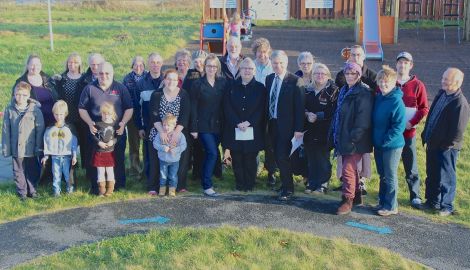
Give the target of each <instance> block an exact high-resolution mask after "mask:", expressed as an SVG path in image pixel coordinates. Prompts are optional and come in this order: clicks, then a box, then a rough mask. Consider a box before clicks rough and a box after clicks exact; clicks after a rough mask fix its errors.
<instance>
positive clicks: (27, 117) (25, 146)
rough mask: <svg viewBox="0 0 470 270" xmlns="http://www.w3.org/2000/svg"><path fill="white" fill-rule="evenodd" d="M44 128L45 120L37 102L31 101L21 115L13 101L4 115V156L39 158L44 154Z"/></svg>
mask: <svg viewBox="0 0 470 270" xmlns="http://www.w3.org/2000/svg"><path fill="white" fill-rule="evenodd" d="M44 128H45V127H44V118H43V117H42V113H41V110H40V109H39V103H38V102H37V101H35V100H33V99H29V101H28V105H27V107H26V111H25V112H24V114H21V113H20V111H19V110H18V109H17V107H16V105H15V101H12V102H11V104H10V105H9V106H8V107H7V108H6V109H5V112H4V115H3V129H2V151H3V156H4V157H9V156H13V157H15V158H23V157H34V156H39V155H40V154H41V152H42V146H43V134H44Z"/></svg>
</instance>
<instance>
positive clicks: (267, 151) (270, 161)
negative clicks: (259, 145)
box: [264, 132, 277, 175]
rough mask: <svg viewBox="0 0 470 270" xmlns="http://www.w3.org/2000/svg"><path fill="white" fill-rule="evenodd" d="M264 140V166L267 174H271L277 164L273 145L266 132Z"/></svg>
mask: <svg viewBox="0 0 470 270" xmlns="http://www.w3.org/2000/svg"><path fill="white" fill-rule="evenodd" d="M265 142H266V144H265V146H264V168H266V170H267V171H268V174H269V175H272V174H274V172H275V171H276V169H277V165H276V157H275V155H274V149H273V145H272V143H271V139H270V137H269V133H268V132H266V136H265Z"/></svg>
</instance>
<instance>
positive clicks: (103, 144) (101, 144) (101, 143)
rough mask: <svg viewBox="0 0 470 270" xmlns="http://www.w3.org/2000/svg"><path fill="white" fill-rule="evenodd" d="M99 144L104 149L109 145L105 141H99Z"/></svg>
mask: <svg viewBox="0 0 470 270" xmlns="http://www.w3.org/2000/svg"><path fill="white" fill-rule="evenodd" d="M98 146H99V147H101V148H103V149H105V148H106V147H107V145H106V143H104V142H99V143H98Z"/></svg>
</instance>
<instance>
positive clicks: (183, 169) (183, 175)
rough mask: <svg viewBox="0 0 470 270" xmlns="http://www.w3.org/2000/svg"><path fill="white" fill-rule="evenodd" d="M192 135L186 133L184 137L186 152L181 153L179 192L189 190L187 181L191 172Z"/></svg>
mask: <svg viewBox="0 0 470 270" xmlns="http://www.w3.org/2000/svg"><path fill="white" fill-rule="evenodd" d="M190 136H191V135H189V134H186V133H184V137H185V138H186V144H187V147H186V150H184V151H183V153H181V158H180V162H179V168H178V186H177V188H176V189H177V190H178V191H180V190H181V189H187V179H188V171H189V163H190V160H191V148H192V147H191V145H192V140H191V138H189V137H190Z"/></svg>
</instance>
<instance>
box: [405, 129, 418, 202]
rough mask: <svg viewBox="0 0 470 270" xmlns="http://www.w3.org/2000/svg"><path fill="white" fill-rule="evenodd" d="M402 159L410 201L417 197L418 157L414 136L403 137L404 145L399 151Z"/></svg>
mask: <svg viewBox="0 0 470 270" xmlns="http://www.w3.org/2000/svg"><path fill="white" fill-rule="evenodd" d="M401 158H402V160H403V168H404V169H405V175H406V176H405V177H406V183H407V184H408V190H409V191H410V201H412V200H413V199H415V198H418V199H421V198H420V197H419V186H420V181H419V173H418V158H417V156H416V136H413V138H411V139H407V138H405V146H404V147H403V152H402V153H401Z"/></svg>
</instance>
